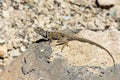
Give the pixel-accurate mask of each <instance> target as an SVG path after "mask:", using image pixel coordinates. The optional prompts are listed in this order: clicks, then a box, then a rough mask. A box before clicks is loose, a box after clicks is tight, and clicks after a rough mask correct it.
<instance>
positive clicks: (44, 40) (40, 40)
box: [33, 39, 49, 43]
mask: <svg viewBox="0 0 120 80" xmlns="http://www.w3.org/2000/svg"><path fill="white" fill-rule="evenodd" d="M47 41H49V40H46V39H39V40H37V41H35V42H33V43H41V42H47Z"/></svg>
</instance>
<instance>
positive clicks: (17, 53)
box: [12, 49, 21, 58]
mask: <svg viewBox="0 0 120 80" xmlns="http://www.w3.org/2000/svg"><path fill="white" fill-rule="evenodd" d="M20 54H21V52H20V51H19V49H15V50H13V53H12V57H13V58H14V57H18V56H19V55H20Z"/></svg>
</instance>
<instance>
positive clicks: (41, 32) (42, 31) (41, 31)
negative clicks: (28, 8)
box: [34, 27, 46, 37]
mask: <svg viewBox="0 0 120 80" xmlns="http://www.w3.org/2000/svg"><path fill="white" fill-rule="evenodd" d="M34 31H35V32H36V33H37V34H40V35H41V36H43V37H46V31H45V30H44V29H42V28H40V27H36V28H34Z"/></svg>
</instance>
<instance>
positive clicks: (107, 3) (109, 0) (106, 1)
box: [96, 0, 116, 9]
mask: <svg viewBox="0 0 120 80" xmlns="http://www.w3.org/2000/svg"><path fill="white" fill-rule="evenodd" d="M96 4H97V5H98V6H99V7H101V8H106V9H107V8H110V7H112V6H114V5H115V4H116V0H96Z"/></svg>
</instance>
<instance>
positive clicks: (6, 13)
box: [2, 11, 10, 17]
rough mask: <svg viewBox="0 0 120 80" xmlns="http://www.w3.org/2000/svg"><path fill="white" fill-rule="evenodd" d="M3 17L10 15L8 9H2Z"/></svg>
mask: <svg viewBox="0 0 120 80" xmlns="http://www.w3.org/2000/svg"><path fill="white" fill-rule="evenodd" d="M2 15H3V17H10V14H9V12H8V11H2Z"/></svg>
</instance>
